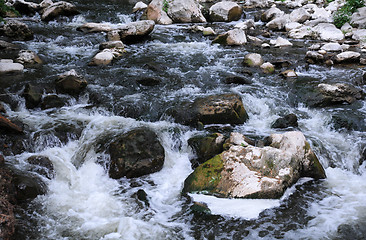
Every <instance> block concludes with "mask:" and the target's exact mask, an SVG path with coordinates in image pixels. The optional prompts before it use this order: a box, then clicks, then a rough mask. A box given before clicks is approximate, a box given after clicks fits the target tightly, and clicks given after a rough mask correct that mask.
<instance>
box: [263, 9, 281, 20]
mask: <svg viewBox="0 0 366 240" xmlns="http://www.w3.org/2000/svg"><path fill="white" fill-rule="evenodd" d="M284 14H285V13H284V12H283V11H281V10H280V9H278V8H276V7H271V8H270V9H268V10H267V11H265V12H264V13H262V16H261V20H262V22H269V21H271V20H272V19H274V18H276V17H280V16H282V15H284Z"/></svg>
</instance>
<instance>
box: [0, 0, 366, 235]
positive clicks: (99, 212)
mask: <svg viewBox="0 0 366 240" xmlns="http://www.w3.org/2000/svg"><path fill="white" fill-rule="evenodd" d="M74 3H75V4H76V5H77V6H78V7H79V9H80V11H81V15H78V16H75V17H74V18H62V19H61V20H58V21H51V22H49V23H43V22H29V23H28V24H29V25H30V27H31V28H32V29H33V30H34V32H35V39H34V40H32V41H29V42H27V43H26V44H24V45H23V47H25V48H28V49H30V50H33V51H35V52H37V53H38V54H39V55H40V56H41V58H43V59H44V60H45V62H46V63H45V64H44V65H43V66H41V67H38V68H34V69H31V68H30V69H27V71H26V72H25V73H24V75H22V76H20V77H18V78H15V79H11V80H10V79H3V80H1V84H2V85H3V87H2V88H1V91H2V92H1V94H7V95H9V96H11V98H13V99H14V100H16V101H18V102H19V103H18V105H16V106H12V107H11V106H9V105H6V106H5V107H6V108H7V110H8V113H9V115H10V116H12V117H13V118H14V119H18V120H21V121H22V122H23V123H24V124H25V125H26V126H27V131H29V138H28V139H26V140H24V143H25V148H26V150H27V151H26V152H24V153H22V154H19V155H15V156H7V157H6V161H7V163H8V164H9V165H12V166H14V167H15V168H17V169H21V170H26V169H28V168H29V164H28V163H27V162H26V161H25V160H26V159H27V158H28V157H30V156H33V155H43V156H47V157H48V158H49V159H50V160H51V161H52V163H53V165H54V168H55V177H54V178H53V179H51V180H49V179H47V178H45V177H42V176H39V177H41V178H42V180H43V181H44V182H45V183H46V185H47V188H48V191H47V193H46V194H44V195H41V196H38V197H37V198H36V199H35V200H33V201H32V202H31V203H28V204H26V205H25V206H24V211H23V212H21V213H19V215H18V218H19V219H24V221H23V223H22V224H23V225H22V226H21V227H20V230H18V234H17V239H70V240H71V239H75V240H76V239H128V240H131V239H362V238H363V237H364V236H365V235H364V234H366V230H365V229H366V191H365V189H366V171H365V163H364V164H363V165H361V166H359V160H360V158H361V152H362V149H363V148H364V146H365V144H366V134H365V130H366V127H365V115H366V104H365V101H363V100H359V101H357V102H355V103H353V104H352V105H339V106H336V107H327V108H309V107H307V106H306V103H305V102H304V100H303V98H302V97H301V96H302V95H304V94H305V92H306V91H310V90H311V89H312V88H313V87H314V86H316V85H317V84H319V83H335V82H348V83H351V84H354V83H356V82H357V81H358V80H359V79H361V78H362V74H363V71H364V70H363V69H362V68H359V67H357V66H334V67H325V66H315V65H310V66H306V64H305V60H304V56H305V52H306V51H307V47H309V46H310V45H311V44H312V43H313V42H312V41H310V40H296V41H295V40H291V41H292V42H293V43H294V46H293V47H292V48H290V49H285V50H283V49H273V48H271V49H261V48H260V47H256V46H253V45H246V46H242V47H227V46H220V45H216V44H212V43H211V41H212V38H209V37H204V36H202V35H201V34H200V33H194V32H192V31H191V30H190V28H191V26H192V25H191V24H175V25H170V26H156V27H155V30H154V32H153V33H152V34H151V38H150V39H149V40H147V41H145V42H142V43H137V44H133V45H127V46H126V51H127V52H126V53H125V54H124V55H123V57H122V58H120V59H119V60H117V61H115V62H113V64H111V65H109V66H103V67H90V66H88V65H87V63H88V62H89V61H90V59H91V58H92V56H94V54H95V53H97V52H98V46H99V43H101V42H103V41H105V35H104V34H102V33H97V34H84V33H82V32H78V31H76V27H77V26H80V25H81V24H82V23H84V22H106V23H111V24H116V25H117V24H121V23H125V22H130V21H133V15H132V14H131V9H132V7H133V5H131V4H129V3H127V2H126V1H112V0H107V1H103V3H100V2H98V1H94V0H93V1H87V0H78V1H74ZM257 11H258V10H250V12H249V13H248V14H247V17H248V18H252V16H254V15H255V14H256V12H257ZM33 18H34V19H36V20H37V19H39V16H34V17H33ZM234 24H235V23H229V24H228V23H225V24H224V23H222V24H216V25H212V27H213V28H214V29H215V30H218V31H219V32H220V31H223V30H225V29H229V28H232V27H233V25H234ZM259 24H260V23H259ZM276 35H281V33H275V36H273V37H272V38H275V37H276ZM262 38H263V37H262ZM263 39H264V40H269V39H266V38H263ZM250 52H259V53H261V54H262V55H263V57H264V58H265V60H266V61H273V60H276V59H287V60H289V61H291V62H292V63H293V65H294V66H295V67H296V72H297V73H298V75H299V77H298V78H297V79H283V78H281V77H280V76H278V75H265V74H262V73H260V72H259V71H258V72H254V73H253V75H251V76H249V75H246V74H245V73H243V67H242V65H241V62H242V59H243V57H244V56H245V54H247V53H250ZM151 66H154V68H151ZM70 69H75V70H76V71H77V72H79V73H80V74H82V75H84V76H85V78H86V79H87V80H88V87H87V91H86V92H87V93H85V94H83V95H81V96H80V97H79V98H72V97H70V96H67V95H65V96H63V97H66V98H68V104H67V106H65V107H62V108H60V109H48V110H40V109H34V110H28V109H26V108H25V103H24V99H22V98H21V97H19V96H20V95H21V92H22V90H23V89H24V86H25V84H26V83H32V84H34V85H41V86H44V87H46V88H47V86H50V87H49V88H52V86H53V84H54V80H55V79H56V78H57V76H58V75H59V74H60V73H63V72H65V71H68V70H70ZM231 75H239V76H242V77H244V78H247V79H248V80H250V81H252V84H249V85H235V84H232V85H228V84H225V83H224V82H223V80H224V79H225V77H227V76H231ZM143 77H154V78H158V79H160V80H161V83H160V84H159V85H158V86H153V87H144V86H141V85H138V84H137V83H136V80H137V79H141V78H143ZM9 81H11V82H9ZM364 90H366V89H365V88H364ZM219 93H237V94H239V95H240V96H241V97H242V99H243V102H244V105H245V108H246V109H247V111H248V115H249V120H248V121H247V122H246V123H245V124H243V125H239V126H235V127H230V126H221V128H220V127H219V129H221V131H223V132H224V133H227V132H229V131H238V132H241V133H243V134H245V135H247V136H250V137H254V138H257V139H260V138H263V137H265V136H268V135H269V134H271V133H275V132H281V131H280V130H275V129H271V128H270V126H271V124H272V123H273V121H274V120H276V119H277V118H278V117H280V116H283V115H284V114H288V113H295V114H296V115H297V116H298V118H299V129H300V130H301V131H302V132H303V133H304V134H305V136H306V138H307V139H308V141H309V142H310V143H311V146H312V148H313V150H314V151H315V153H316V154H317V156H318V158H319V159H320V161H321V163H322V164H323V166H324V167H325V169H326V174H327V179H325V180H321V181H314V180H312V179H301V180H300V181H299V182H298V183H297V184H296V185H295V186H293V187H292V188H291V189H289V190H288V191H287V192H286V194H285V196H284V197H282V198H281V199H279V200H240V199H231V200H230V199H229V200H228V199H217V198H214V197H209V196H200V195H191V197H192V198H194V199H196V200H198V201H204V202H206V203H207V204H208V206H209V207H210V208H211V211H212V213H213V214H212V215H205V214H198V213H194V212H192V211H191V209H190V206H191V205H192V203H191V201H190V200H189V198H188V197H186V196H183V195H181V190H182V187H183V182H184V179H185V178H186V177H187V176H188V175H189V174H190V173H191V172H192V169H191V163H190V159H191V158H192V157H193V152H192V150H191V149H190V147H189V146H188V144H187V140H188V139H189V138H190V137H192V136H194V135H196V134H200V133H204V132H208V131H209V129H205V130H202V131H198V130H195V129H192V128H189V127H187V126H183V125H180V124H177V123H174V119H173V118H172V117H170V116H169V114H167V113H168V112H169V111H170V110H171V109H173V108H176V107H177V106H179V105H180V104H181V103H182V102H186V101H194V100H195V99H196V98H198V97H202V96H207V95H212V94H219ZM335 119H340V121H343V122H347V123H349V124H348V125H346V126H348V127H344V126H343V125H342V126H339V124H338V125H337V121H335ZM140 126H144V127H148V128H150V129H152V130H153V131H155V132H156V133H157V135H158V137H159V140H160V142H161V144H162V145H163V147H164V149H165V155H166V158H165V163H164V167H163V169H162V170H161V171H160V172H157V173H154V174H151V175H148V176H144V177H141V178H138V179H125V178H121V179H119V180H114V179H111V178H109V177H108V173H107V169H108V160H109V155H108V154H106V153H104V152H103V151H102V152H101V151H99V150H98V149H100V145H98V143H99V144H100V142H101V141H103V139H105V138H106V137H109V136H117V135H119V134H123V133H125V132H127V131H128V130H131V129H134V128H136V127H140ZM213 127H215V126H213ZM217 128H218V127H217V126H216V129H217ZM222 129H224V130H222ZM34 174H37V173H34ZM140 189H143V190H144V191H145V192H146V193H147V196H148V201H149V206H147V205H145V204H144V203H143V202H141V201H139V200H137V198H136V196H135V195H136V192H137V191H138V190H140Z"/></svg>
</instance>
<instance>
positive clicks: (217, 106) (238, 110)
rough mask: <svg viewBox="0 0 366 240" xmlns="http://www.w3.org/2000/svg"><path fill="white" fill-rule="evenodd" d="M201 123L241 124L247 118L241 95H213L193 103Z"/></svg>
mask: <svg viewBox="0 0 366 240" xmlns="http://www.w3.org/2000/svg"><path fill="white" fill-rule="evenodd" d="M193 107H194V109H196V111H197V113H198V121H200V122H202V123H203V124H242V123H244V122H245V121H246V120H247V119H248V114H247V113H246V111H245V109H244V106H243V102H242V100H241V97H240V96H238V95H236V94H222V95H213V96H209V97H206V98H201V99H198V100H196V101H195V102H194V104H193Z"/></svg>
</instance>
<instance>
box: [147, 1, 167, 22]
mask: <svg viewBox="0 0 366 240" xmlns="http://www.w3.org/2000/svg"><path fill="white" fill-rule="evenodd" d="M168 7H169V3H167V2H164V1H163V0H153V1H151V2H150V4H149V5H148V7H147V10H146V17H147V19H148V20H153V21H155V22H156V23H157V24H172V23H173V21H172V19H170V17H169V16H168V14H167V11H168V9H167V8H168ZM163 8H164V10H163Z"/></svg>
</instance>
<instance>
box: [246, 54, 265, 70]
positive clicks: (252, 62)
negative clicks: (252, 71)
mask: <svg viewBox="0 0 366 240" xmlns="http://www.w3.org/2000/svg"><path fill="white" fill-rule="evenodd" d="M263 62H264V61H263V58H262V56H261V55H260V54H258V53H249V54H247V55H245V57H244V61H243V64H244V66H248V67H259V66H260V65H262V64H263Z"/></svg>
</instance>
